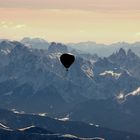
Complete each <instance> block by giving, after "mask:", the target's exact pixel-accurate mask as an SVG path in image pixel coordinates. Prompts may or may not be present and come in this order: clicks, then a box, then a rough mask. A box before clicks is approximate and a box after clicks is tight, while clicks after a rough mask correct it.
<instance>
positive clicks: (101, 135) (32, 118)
mask: <svg viewBox="0 0 140 140" xmlns="http://www.w3.org/2000/svg"><path fill="white" fill-rule="evenodd" d="M0 122H1V123H3V124H4V125H7V126H8V128H9V129H5V127H4V128H0V139H2V140H19V139H21V140H22V139H26V140H31V139H34V140H48V139H50V140H55V139H57V140H69V139H70V140H84V138H85V140H106V139H107V140H118V139H119V140H125V139H130V140H138V139H139V138H140V136H139V135H136V134H132V133H128V132H121V131H115V130H111V129H107V128H102V127H100V126H97V125H93V124H86V123H82V122H73V121H60V120H57V119H52V118H49V117H46V116H39V115H35V114H34V115H33V114H23V113H22V114H21V113H18V112H12V111H8V110H2V109H0ZM4 125H3V126H4ZM80 137H83V138H80ZM88 137H90V138H88Z"/></svg>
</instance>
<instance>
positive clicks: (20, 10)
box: [0, 0, 140, 44]
mask: <svg viewBox="0 0 140 140" xmlns="http://www.w3.org/2000/svg"><path fill="white" fill-rule="evenodd" d="M23 37H40V38H44V39H46V40H48V41H57V42H63V43H68V42H85V41H95V42H97V43H105V44H110V43H114V42H122V41H126V42H136V41H140V0H0V38H8V39H11V40H20V39H22V38H23Z"/></svg>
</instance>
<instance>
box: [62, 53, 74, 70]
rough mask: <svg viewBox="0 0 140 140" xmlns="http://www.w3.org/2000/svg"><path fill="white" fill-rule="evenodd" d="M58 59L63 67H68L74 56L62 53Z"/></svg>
mask: <svg viewBox="0 0 140 140" xmlns="http://www.w3.org/2000/svg"><path fill="white" fill-rule="evenodd" d="M60 61H61V63H62V64H63V65H64V67H65V68H66V69H68V68H69V67H70V66H71V65H72V64H73V62H74V61H75V57H74V56H73V55H71V54H68V53H64V54H62V55H61V56H60Z"/></svg>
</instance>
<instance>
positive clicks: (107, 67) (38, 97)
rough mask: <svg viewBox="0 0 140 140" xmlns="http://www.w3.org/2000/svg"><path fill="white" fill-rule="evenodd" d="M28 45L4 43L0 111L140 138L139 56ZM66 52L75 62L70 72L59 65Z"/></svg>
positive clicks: (58, 45) (1, 45)
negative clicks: (38, 115) (90, 125)
mask: <svg viewBox="0 0 140 140" xmlns="http://www.w3.org/2000/svg"><path fill="white" fill-rule="evenodd" d="M25 41H27V40H25ZM39 41H42V40H39ZM25 44H26V43H25ZM25 44H22V43H20V42H17V41H8V40H4V41H1V43H0V73H1V74H0V106H1V108H5V109H16V110H20V111H24V112H26V113H47V114H49V115H50V116H53V117H57V118H59V117H62V118H63V117H65V116H69V119H70V120H75V121H85V122H88V123H93V124H99V125H101V126H104V127H107V128H110V129H117V130H121V131H129V132H133V133H137V134H140V133H139V132H140V127H139V125H138V124H139V123H140V121H139V117H140V113H139V103H140V102H139V87H140V78H139V77H140V70H139V68H140V57H139V56H138V55H136V54H135V53H134V52H133V51H132V50H128V51H125V50H124V49H123V48H121V49H120V50H118V51H116V52H114V53H113V54H112V55H110V56H109V57H104V58H102V57H99V56H97V55H89V54H86V53H79V52H78V51H77V50H74V49H71V48H69V47H67V46H66V45H63V44H61V43H55V42H53V43H51V44H49V46H47V45H46V48H47V49H36V48H37V47H36V48H33V47H30V46H29V45H25ZM36 45H37V46H38V45H39V44H36ZM66 52H67V53H72V54H74V55H75V57H76V61H75V63H74V64H73V65H72V66H71V67H70V69H69V72H68V73H67V72H66V71H65V68H64V67H63V65H62V64H61V62H60V56H61V55H62V54H63V53H66ZM134 120H135V121H134ZM130 122H131V123H130ZM30 125H32V124H30ZM10 127H11V126H10ZM23 127H24V126H23ZM25 127H28V126H25ZM49 131H51V130H49ZM52 132H55V131H52Z"/></svg>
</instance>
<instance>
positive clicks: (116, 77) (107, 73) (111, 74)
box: [99, 71, 121, 79]
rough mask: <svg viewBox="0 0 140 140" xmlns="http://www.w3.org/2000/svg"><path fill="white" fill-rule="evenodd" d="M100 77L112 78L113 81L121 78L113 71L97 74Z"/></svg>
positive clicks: (119, 74)
mask: <svg viewBox="0 0 140 140" xmlns="http://www.w3.org/2000/svg"><path fill="white" fill-rule="evenodd" d="M99 75H100V76H112V77H114V78H115V79H118V78H119V77H120V76H121V73H116V72H114V71H104V72H103V73H100V74H99Z"/></svg>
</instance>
